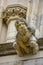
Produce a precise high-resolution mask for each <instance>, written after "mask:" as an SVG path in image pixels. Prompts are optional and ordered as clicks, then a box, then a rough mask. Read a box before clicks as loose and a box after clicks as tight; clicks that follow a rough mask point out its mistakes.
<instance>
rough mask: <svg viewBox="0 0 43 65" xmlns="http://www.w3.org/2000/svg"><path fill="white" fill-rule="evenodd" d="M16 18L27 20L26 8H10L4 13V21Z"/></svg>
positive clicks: (14, 6) (18, 6)
mask: <svg viewBox="0 0 43 65" xmlns="http://www.w3.org/2000/svg"><path fill="white" fill-rule="evenodd" d="M15 16H19V17H22V18H26V7H24V6H21V5H12V6H8V7H7V8H6V10H5V11H4V12H3V21H4V22H7V21H8V19H9V18H10V17H15Z"/></svg>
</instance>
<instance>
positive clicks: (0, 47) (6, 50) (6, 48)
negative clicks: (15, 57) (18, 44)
mask: <svg viewBox="0 0 43 65" xmlns="http://www.w3.org/2000/svg"><path fill="white" fill-rule="evenodd" d="M11 54H16V51H15V49H14V48H13V43H3V44H0V56H5V55H11Z"/></svg>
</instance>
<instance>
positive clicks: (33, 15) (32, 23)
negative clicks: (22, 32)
mask: <svg viewBox="0 0 43 65" xmlns="http://www.w3.org/2000/svg"><path fill="white" fill-rule="evenodd" d="M38 10H39V0H33V6H32V13H31V20H30V28H32V29H36V23H37V17H38V12H39V11H38Z"/></svg>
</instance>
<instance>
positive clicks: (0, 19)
mask: <svg viewBox="0 0 43 65" xmlns="http://www.w3.org/2000/svg"><path fill="white" fill-rule="evenodd" d="M6 6H7V0H1V6H0V42H1V31H2V12H3V11H4V9H5V8H6Z"/></svg>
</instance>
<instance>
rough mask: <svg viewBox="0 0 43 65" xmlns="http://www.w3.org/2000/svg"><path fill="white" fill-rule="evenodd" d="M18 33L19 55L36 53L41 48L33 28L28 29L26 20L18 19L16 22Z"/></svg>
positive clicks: (16, 47)
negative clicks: (33, 33)
mask: <svg viewBox="0 0 43 65" xmlns="http://www.w3.org/2000/svg"><path fill="white" fill-rule="evenodd" d="M15 26H16V29H17V31H18V34H17V36H16V44H15V49H16V52H17V54H18V55H19V56H24V55H26V54H36V53H37V52H38V50H39V47H38V44H37V42H36V38H35V36H33V35H32V31H31V29H28V28H27V26H26V23H25V21H24V20H23V19H22V20H17V21H16V23H15Z"/></svg>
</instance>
